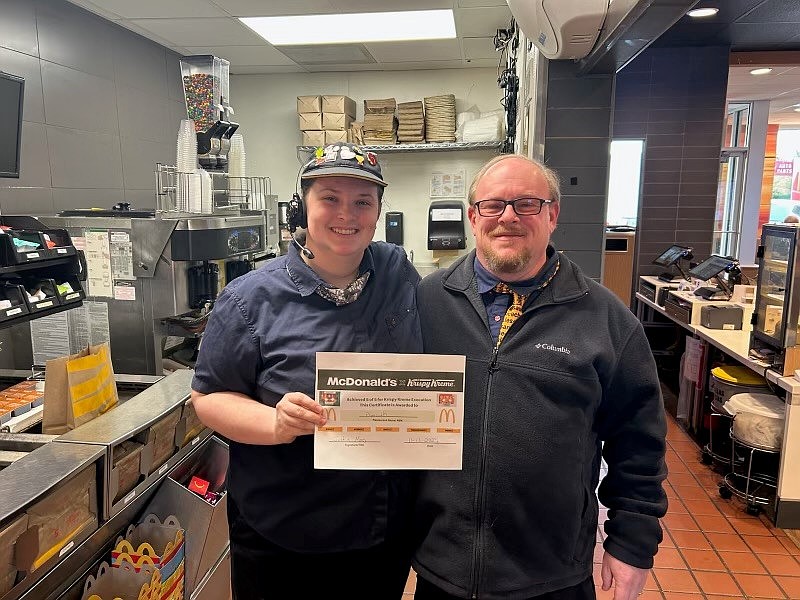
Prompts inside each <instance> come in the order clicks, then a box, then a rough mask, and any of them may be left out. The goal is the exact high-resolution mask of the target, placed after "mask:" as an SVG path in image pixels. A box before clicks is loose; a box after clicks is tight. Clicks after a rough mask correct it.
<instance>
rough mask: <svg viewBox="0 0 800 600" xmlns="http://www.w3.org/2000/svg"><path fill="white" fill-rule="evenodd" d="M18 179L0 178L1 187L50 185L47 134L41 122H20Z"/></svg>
mask: <svg viewBox="0 0 800 600" xmlns="http://www.w3.org/2000/svg"><path fill="white" fill-rule="evenodd" d="M20 167H21V168H20V174H19V179H0V186H2V187H12V186H14V187H47V188H49V187H50V184H51V179H50V161H49V160H48V152H47V134H46V133H45V126H44V125H42V124H41V123H29V122H27V121H23V123H22V153H21V155H20Z"/></svg>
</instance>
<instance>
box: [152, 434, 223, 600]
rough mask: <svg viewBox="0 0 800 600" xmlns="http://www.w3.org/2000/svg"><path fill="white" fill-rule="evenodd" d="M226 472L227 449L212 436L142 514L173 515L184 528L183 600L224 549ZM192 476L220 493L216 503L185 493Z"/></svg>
mask: <svg viewBox="0 0 800 600" xmlns="http://www.w3.org/2000/svg"><path fill="white" fill-rule="evenodd" d="M227 472H228V446H227V444H225V443H224V442H222V441H220V440H219V439H217V438H216V437H212V438H210V439H208V440H206V442H205V443H204V444H203V447H202V448H200V449H199V450H198V451H197V452H195V453H194V454H192V455H191V456H190V457H188V458H187V459H186V460H184V461H183V462H181V463H180V464H179V465H178V466H176V467H175V469H174V470H173V471H172V473H170V475H169V477H167V478H166V479H165V480H164V482H163V483H162V484H161V487H160V488H159V489H158V491H157V492H156V494H155V496H154V497H153V500H152V501H151V502H150V504H149V505H148V506H147V508H146V509H145V512H146V513H154V514H157V515H174V516H175V517H176V518H177V519H178V521H180V523H181V525H182V526H183V527H184V528H185V529H186V540H187V542H186V569H185V577H186V581H185V583H186V585H185V592H186V597H187V598H189V597H191V596H192V594H193V593H194V591H195V589H196V588H197V587H198V585H199V584H200V582H201V581H202V580H203V579H204V578H205V576H206V574H207V573H208V572H209V571H210V570H211V569H212V568H213V567H214V565H216V564H217V563H218V561H219V559H220V557H221V556H222V555H223V553H224V552H225V550H226V549H227V547H228V544H229V539H228V516H227V505H228V495H227V492H225V482H226V476H227ZM193 476H197V477H200V478H201V479H204V480H205V481H208V482H209V483H210V484H211V489H214V490H222V492H221V493H222V496H221V498H220V499H219V501H218V502H217V503H216V504H210V503H208V502H207V501H206V500H205V499H204V498H202V497H200V496H199V495H197V494H195V493H194V492H191V491H189V489H188V487H187V486H188V485H189V482H190V480H191V478H192V477H193Z"/></svg>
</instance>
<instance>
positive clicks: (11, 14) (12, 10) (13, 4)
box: [0, 0, 39, 56]
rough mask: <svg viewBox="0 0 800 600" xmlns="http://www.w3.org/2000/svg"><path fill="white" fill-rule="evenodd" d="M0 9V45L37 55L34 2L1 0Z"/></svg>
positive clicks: (37, 44)
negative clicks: (0, 13)
mask: <svg viewBox="0 0 800 600" xmlns="http://www.w3.org/2000/svg"><path fill="white" fill-rule="evenodd" d="M0 11H2V18H0V46H3V47H4V48H10V49H11V50H17V51H18V52H24V53H25V54H30V55H31V56H39V41H38V39H37V36H36V8H35V6H34V3H33V2H31V1H30V0H2V1H0Z"/></svg>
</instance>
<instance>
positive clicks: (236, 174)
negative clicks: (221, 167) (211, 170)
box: [228, 133, 248, 204]
mask: <svg viewBox="0 0 800 600" xmlns="http://www.w3.org/2000/svg"><path fill="white" fill-rule="evenodd" d="M246 171H247V155H246V154H245V151H244V138H243V137H242V134H241V133H234V134H233V135H232V136H231V149H230V151H229V152H228V198H229V201H230V203H231V204H244V203H245V201H246V197H247V191H248V190H247V184H246V180H245V177H246V176H247V174H246Z"/></svg>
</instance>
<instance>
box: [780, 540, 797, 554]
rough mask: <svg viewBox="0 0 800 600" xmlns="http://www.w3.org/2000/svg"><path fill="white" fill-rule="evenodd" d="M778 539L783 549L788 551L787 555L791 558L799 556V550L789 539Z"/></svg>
mask: <svg viewBox="0 0 800 600" xmlns="http://www.w3.org/2000/svg"><path fill="white" fill-rule="evenodd" d="M778 539H779V540H780V541H781V544H783V547H784V548H786V549H787V550H788V551H789V554H791V555H792V556H800V548H798V547H797V544H795V543H794V542H793V541H792V540H790V539H789V538H778Z"/></svg>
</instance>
